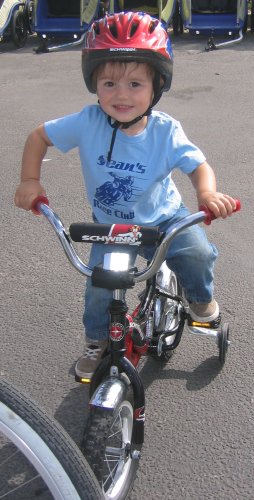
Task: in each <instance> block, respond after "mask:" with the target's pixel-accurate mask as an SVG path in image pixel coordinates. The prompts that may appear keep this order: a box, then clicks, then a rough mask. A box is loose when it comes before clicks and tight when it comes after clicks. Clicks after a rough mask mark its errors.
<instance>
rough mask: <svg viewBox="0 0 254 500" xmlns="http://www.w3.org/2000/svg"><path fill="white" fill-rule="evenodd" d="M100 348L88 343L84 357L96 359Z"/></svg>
mask: <svg viewBox="0 0 254 500" xmlns="http://www.w3.org/2000/svg"><path fill="white" fill-rule="evenodd" d="M100 351H101V348H100V347H99V346H96V345H90V346H88V347H87V348H86V350H85V353H84V358H89V359H92V360H94V361H96V359H97V356H98V354H99V353H100Z"/></svg>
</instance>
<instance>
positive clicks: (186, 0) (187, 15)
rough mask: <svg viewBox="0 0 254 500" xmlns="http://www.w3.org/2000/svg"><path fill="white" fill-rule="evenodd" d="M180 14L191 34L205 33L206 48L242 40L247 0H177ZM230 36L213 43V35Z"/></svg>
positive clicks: (245, 23)
mask: <svg viewBox="0 0 254 500" xmlns="http://www.w3.org/2000/svg"><path fill="white" fill-rule="evenodd" d="M179 6H180V16H181V19H182V24H183V27H184V28H185V29H188V30H189V32H190V33H191V34H195V35H207V36H208V37H209V39H208V47H207V49H208V50H211V49H214V48H217V47H219V46H221V45H226V44H229V43H233V42H236V41H240V40H242V37H243V31H244V29H245V28H246V27H247V19H248V0H179ZM221 35H222V36H230V37H231V39H230V40H226V41H224V42H222V43H219V44H215V42H214V37H216V36H221Z"/></svg>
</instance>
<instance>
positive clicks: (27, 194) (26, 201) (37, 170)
mask: <svg viewBox="0 0 254 500" xmlns="http://www.w3.org/2000/svg"><path fill="white" fill-rule="evenodd" d="M49 146H52V143H51V142H50V140H49V138H48V136H47V135H46V132H45V130H44V126H43V125H40V126H39V127H37V128H36V129H35V130H34V131H33V132H31V134H30V135H29V136H28V138H27V140H26V143H25V147H24V151H23V157H22V168H21V177H20V180H21V182H20V184H19V186H18V187H17V190H16V194H15V204H16V205H17V207H19V208H23V209H24V210H30V209H31V206H32V203H33V201H34V200H35V198H37V197H38V196H46V192H45V189H44V188H43V186H42V185H41V183H40V174H41V164H42V160H43V158H44V156H45V154H46V152H47V149H48V147H49Z"/></svg>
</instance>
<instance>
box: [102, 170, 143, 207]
mask: <svg viewBox="0 0 254 500" xmlns="http://www.w3.org/2000/svg"><path fill="white" fill-rule="evenodd" d="M109 175H111V177H113V178H114V180H113V181H107V182H105V183H104V184H102V186H100V187H98V188H97V189H96V192H95V198H96V199H97V200H98V201H100V202H101V203H104V205H108V206H109V205H111V206H112V205H114V204H115V203H116V202H117V201H119V200H120V199H121V198H123V199H124V201H129V200H130V198H131V197H132V195H133V189H132V185H133V183H134V177H132V176H131V175H128V176H127V177H119V175H117V174H115V173H113V172H110V173H109Z"/></svg>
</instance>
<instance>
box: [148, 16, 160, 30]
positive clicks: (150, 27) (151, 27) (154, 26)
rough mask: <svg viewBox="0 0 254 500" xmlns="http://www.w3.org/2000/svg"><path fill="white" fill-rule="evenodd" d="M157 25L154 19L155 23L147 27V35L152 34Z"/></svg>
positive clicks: (152, 22)
mask: <svg viewBox="0 0 254 500" xmlns="http://www.w3.org/2000/svg"><path fill="white" fill-rule="evenodd" d="M157 25H158V20H157V19H156V21H151V22H150V25H149V33H153V31H154V30H155V28H156V26H157Z"/></svg>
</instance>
